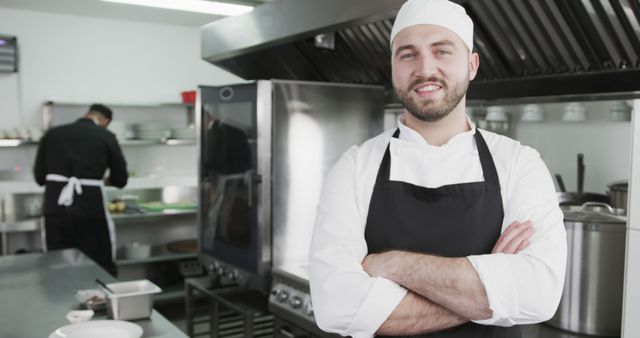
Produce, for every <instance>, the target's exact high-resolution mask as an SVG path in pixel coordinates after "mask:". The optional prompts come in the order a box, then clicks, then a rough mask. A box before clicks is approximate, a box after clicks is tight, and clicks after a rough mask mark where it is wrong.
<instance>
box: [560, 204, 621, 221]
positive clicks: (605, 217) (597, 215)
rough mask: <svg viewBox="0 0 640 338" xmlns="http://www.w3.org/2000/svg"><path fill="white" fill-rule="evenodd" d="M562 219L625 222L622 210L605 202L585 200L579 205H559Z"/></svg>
mask: <svg viewBox="0 0 640 338" xmlns="http://www.w3.org/2000/svg"><path fill="white" fill-rule="evenodd" d="M560 208H561V209H562V213H563V214H564V220H565V221H569V222H582V223H608V224H621V225H624V224H626V223H627V220H626V218H625V217H624V210H622V209H614V208H612V207H611V206H610V205H608V204H606V203H596V202H587V203H585V204H583V205H580V206H561V207H560Z"/></svg>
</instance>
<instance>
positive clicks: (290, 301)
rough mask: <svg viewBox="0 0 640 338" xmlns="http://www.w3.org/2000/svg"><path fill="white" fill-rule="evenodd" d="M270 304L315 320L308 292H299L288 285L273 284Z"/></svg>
mask: <svg viewBox="0 0 640 338" xmlns="http://www.w3.org/2000/svg"><path fill="white" fill-rule="evenodd" d="M269 303H271V304H273V305H276V306H278V307H281V308H283V309H286V310H288V311H289V312H295V313H296V314H298V315H302V316H304V317H308V318H309V319H310V320H313V305H312V304H311V296H310V295H309V294H308V293H307V292H304V291H301V290H298V289H296V288H293V287H291V286H289V285H287V284H284V283H274V284H273V286H272V287H271V294H270V295H269Z"/></svg>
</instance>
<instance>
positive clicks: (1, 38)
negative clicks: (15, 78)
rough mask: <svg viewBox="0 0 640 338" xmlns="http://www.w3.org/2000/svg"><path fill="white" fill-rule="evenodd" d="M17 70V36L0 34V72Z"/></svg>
mask: <svg viewBox="0 0 640 338" xmlns="http://www.w3.org/2000/svg"><path fill="white" fill-rule="evenodd" d="M17 71H18V38H16V37H15V36H7V35H0V73H15V72H17Z"/></svg>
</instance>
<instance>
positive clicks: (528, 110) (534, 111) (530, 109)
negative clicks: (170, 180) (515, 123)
mask: <svg viewBox="0 0 640 338" xmlns="http://www.w3.org/2000/svg"><path fill="white" fill-rule="evenodd" d="M520 120H521V121H523V122H542V121H544V120H545V117H544V110H543V109H542V106H541V105H539V104H528V105H525V106H524V107H522V117H521V118H520Z"/></svg>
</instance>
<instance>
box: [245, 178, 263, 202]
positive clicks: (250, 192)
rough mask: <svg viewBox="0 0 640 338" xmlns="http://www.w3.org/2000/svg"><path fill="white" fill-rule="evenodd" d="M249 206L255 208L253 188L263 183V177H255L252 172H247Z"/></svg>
mask: <svg viewBox="0 0 640 338" xmlns="http://www.w3.org/2000/svg"><path fill="white" fill-rule="evenodd" d="M247 177H248V179H247V181H248V182H247V194H248V198H247V204H248V205H249V207H252V206H253V186H254V185H257V184H260V183H262V176H260V175H253V174H251V172H250V171H248V172H247Z"/></svg>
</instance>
